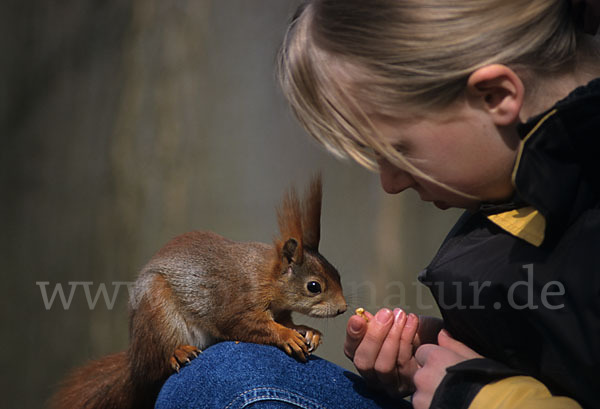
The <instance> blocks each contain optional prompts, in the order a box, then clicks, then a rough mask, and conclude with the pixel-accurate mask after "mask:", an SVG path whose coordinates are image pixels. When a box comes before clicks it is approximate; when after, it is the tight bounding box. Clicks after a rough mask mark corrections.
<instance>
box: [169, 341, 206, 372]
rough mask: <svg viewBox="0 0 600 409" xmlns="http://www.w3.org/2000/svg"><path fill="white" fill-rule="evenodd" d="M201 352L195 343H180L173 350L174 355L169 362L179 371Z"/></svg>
mask: <svg viewBox="0 0 600 409" xmlns="http://www.w3.org/2000/svg"><path fill="white" fill-rule="evenodd" d="M201 352H202V351H200V350H199V349H198V348H196V347H195V346H193V345H180V346H179V347H177V348H176V349H175V351H174V352H173V356H171V358H170V359H169V364H170V366H171V368H172V369H173V370H174V371H175V372H177V373H179V369H181V367H182V366H183V365H185V364H187V363H189V362H190V361H191V360H192V359H194V358H196V357H198V355H199V354H200V353H201Z"/></svg>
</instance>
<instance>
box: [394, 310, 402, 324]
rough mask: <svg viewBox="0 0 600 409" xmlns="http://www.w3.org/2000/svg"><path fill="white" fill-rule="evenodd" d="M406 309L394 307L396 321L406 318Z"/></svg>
mask: <svg viewBox="0 0 600 409" xmlns="http://www.w3.org/2000/svg"><path fill="white" fill-rule="evenodd" d="M404 315H405V313H404V311H402V308H394V322H400V321H402V319H403V318H404Z"/></svg>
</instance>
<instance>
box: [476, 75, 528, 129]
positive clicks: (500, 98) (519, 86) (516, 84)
mask: <svg viewBox="0 0 600 409" xmlns="http://www.w3.org/2000/svg"><path fill="white" fill-rule="evenodd" d="M467 92H468V95H469V96H470V97H471V98H475V99H476V100H478V102H479V104H478V105H479V106H483V107H484V109H485V110H486V111H487V112H488V113H489V114H490V115H491V117H492V120H493V121H494V123H495V124H496V125H498V126H506V125H511V124H514V123H515V122H517V121H518V120H519V113H520V112H521V108H522V106H523V99H524V93H525V87H524V86H523V82H522V81H521V79H520V78H519V76H518V75H517V74H515V72H514V71H513V70H511V69H510V68H508V67H507V66H506V65H501V64H492V65H486V66H484V67H481V68H479V69H478V70H476V71H475V72H474V73H472V74H471V76H470V77H469V80H468V82H467Z"/></svg>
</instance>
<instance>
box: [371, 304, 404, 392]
mask: <svg viewBox="0 0 600 409" xmlns="http://www.w3.org/2000/svg"><path fill="white" fill-rule="evenodd" d="M393 314H394V322H393V324H392V327H391V328H390V331H389V332H388V334H387V336H386V338H385V340H384V341H383V344H382V345H381V349H380V351H379V354H378V355H377V359H376V360H375V366H374V369H375V373H376V374H377V377H378V378H379V380H380V381H381V383H382V384H383V385H386V386H390V387H391V388H392V389H397V386H398V373H397V372H396V362H397V360H398V350H399V346H400V336H401V335H402V330H403V328H404V324H405V323H406V313H405V312H404V311H402V310H401V309H400V308H396V309H394V311H393Z"/></svg>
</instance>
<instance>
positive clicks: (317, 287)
mask: <svg viewBox="0 0 600 409" xmlns="http://www.w3.org/2000/svg"><path fill="white" fill-rule="evenodd" d="M306 288H307V289H308V291H310V292H311V293H313V294H319V293H320V292H321V284H319V283H317V282H316V281H311V282H309V283H308V284H306Z"/></svg>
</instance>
